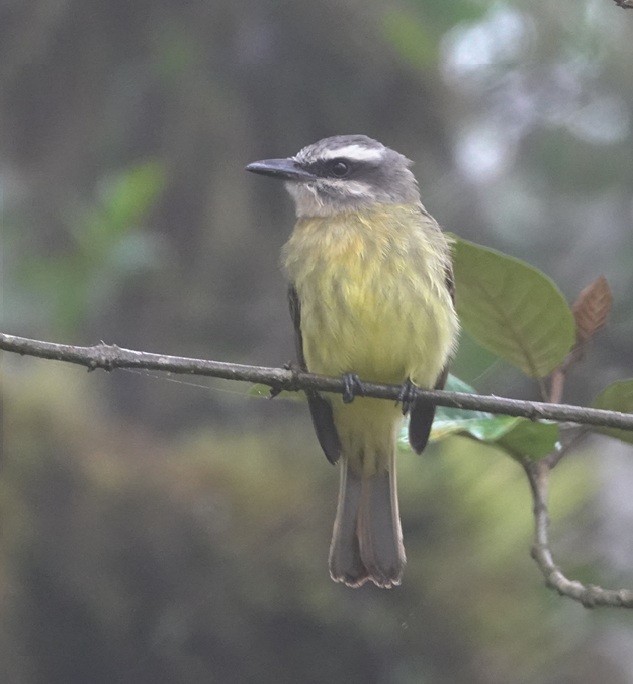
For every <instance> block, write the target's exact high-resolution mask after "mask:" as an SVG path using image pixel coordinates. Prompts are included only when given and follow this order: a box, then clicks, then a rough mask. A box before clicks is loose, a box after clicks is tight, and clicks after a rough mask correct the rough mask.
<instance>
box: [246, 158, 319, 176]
mask: <svg viewBox="0 0 633 684" xmlns="http://www.w3.org/2000/svg"><path fill="white" fill-rule="evenodd" d="M246 170H247V171H252V172H253V173H261V174H262V175H263V176H272V177H273V178H280V179H281V180H287V181H303V182H306V181H310V180H314V179H315V178H316V176H315V175H314V174H312V173H310V172H309V171H306V170H305V169H304V168H303V167H302V166H301V165H300V164H299V163H298V162H296V161H295V160H294V159H292V158H291V157H290V158H288V159H263V160H262V161H256V162H253V163H252V164H249V165H248V166H247V167H246Z"/></svg>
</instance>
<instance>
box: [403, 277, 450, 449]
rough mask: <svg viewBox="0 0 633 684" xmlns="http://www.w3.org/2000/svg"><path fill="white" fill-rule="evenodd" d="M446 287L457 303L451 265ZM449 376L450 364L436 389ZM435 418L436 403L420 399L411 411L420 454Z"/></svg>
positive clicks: (413, 436)
mask: <svg viewBox="0 0 633 684" xmlns="http://www.w3.org/2000/svg"><path fill="white" fill-rule="evenodd" d="M446 287H447V288H448V291H449V293H450V295H451V300H452V301H453V303H455V281H454V279H453V269H452V268H451V267H450V266H449V267H448V268H447V269H446ZM447 377H448V364H446V366H444V368H443V369H442V372H441V373H440V376H439V378H438V379H437V382H436V383H435V388H434V389H444V385H445V384H446V378H447ZM433 418H435V404H429V403H428V402H425V401H421V400H419V399H418V400H417V401H416V402H415V403H414V404H413V406H412V407H411V410H410V411H409V444H410V445H411V448H412V449H413V450H414V451H415V452H417V453H418V454H421V453H422V451H423V450H424V447H425V446H426V443H427V442H428V441H429V435H430V434H431V426H432V425H433Z"/></svg>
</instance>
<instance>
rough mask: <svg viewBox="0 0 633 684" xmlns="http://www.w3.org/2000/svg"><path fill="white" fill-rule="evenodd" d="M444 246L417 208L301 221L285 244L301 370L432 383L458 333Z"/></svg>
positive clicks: (392, 207)
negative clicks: (297, 307)
mask: <svg viewBox="0 0 633 684" xmlns="http://www.w3.org/2000/svg"><path fill="white" fill-rule="evenodd" d="M447 260H448V245H447V243H446V240H445V238H444V236H443V235H442V234H441V233H440V232H439V230H438V229H437V226H436V225H435V224H434V223H432V219H425V218H424V216H423V215H422V214H421V213H420V211H419V209H418V207H412V206H397V205H381V206H379V207H378V208H377V209H375V210H373V211H372V212H365V213H363V214H345V215H341V216H339V217H335V218H319V219H309V220H302V221H299V222H298V223H297V226H296V227H295V231H294V233H293V235H292V236H291V238H290V240H289V242H288V244H287V245H286V248H285V265H286V269H287V271H288V274H289V276H290V279H291V281H292V282H293V283H294V285H295V288H296V290H297V294H298V296H299V300H300V303H301V333H302V337H303V349H304V355H305V358H306V364H307V366H308V368H309V370H311V371H313V372H316V373H324V374H328V375H339V374H342V373H356V374H358V375H359V376H360V377H361V378H362V379H365V380H373V381H376V382H393V383H401V382H404V381H405V380H406V379H407V378H411V379H412V380H413V382H415V383H416V384H417V385H419V386H421V387H431V386H433V385H434V384H435V381H436V379H437V377H438V375H439V374H440V372H441V370H442V368H443V367H444V365H445V364H446V362H447V359H448V356H449V354H450V352H451V349H452V345H453V341H454V339H455V335H456V332H457V321H456V316H455V312H454V309H453V306H452V302H451V300H450V295H449V293H448V290H447V288H446V284H445V278H446V272H445V267H446V264H447Z"/></svg>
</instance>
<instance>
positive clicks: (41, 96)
mask: <svg viewBox="0 0 633 684" xmlns="http://www.w3.org/2000/svg"><path fill="white" fill-rule="evenodd" d="M632 32H633V11H629V12H626V11H624V10H622V9H620V8H618V7H617V6H616V4H615V3H614V2H613V1H610V0H580V1H578V0H574V1H572V0H559V1H558V2H551V1H549V0H548V1H545V0H533V1H532V2H529V3H528V2H521V1H520V0H516V1H514V2H512V1H510V0H507V1H503V0H500V1H498V2H491V1H488V0H453V1H452V2H450V3H447V2H444V1H443V0H395V1H394V2H390V3H384V2H380V1H379V0H364V1H363V2H360V0H343V1H340V2H334V1H329V2H328V1H325V0H321V1H319V0H317V1H315V2H311V3H299V2H289V1H287V0H286V1H281V2H280V1H278V0H208V1H207V2H197V1H195V0H188V1H185V0H183V1H180V2H173V1H171V0H152V1H151V2H150V1H148V0H137V1H136V2H134V3H130V2H124V1H123V0H112V1H111V2H107V3H104V2H100V1H98V0H32V1H31V2H28V3H25V2H20V0H4V1H3V2H1V3H0V92H1V95H0V97H1V100H0V107H1V110H0V111H1V120H2V126H1V127H0V129H1V130H0V145H1V151H2V154H1V158H0V188H1V190H2V192H1V199H0V201H1V203H2V207H1V216H2V263H1V268H2V311H1V315H2V328H1V329H2V331H3V332H9V333H13V334H16V335H23V336H29V337H35V338H40V339H48V340H51V341H58V342H66V343H75V344H93V343H96V342H98V341H100V340H105V341H106V342H110V343H116V344H118V345H120V346H125V347H130V348H133V349H143V350H147V351H154V352H164V353H169V354H179V355H187V356H200V357H206V358H212V359H217V360H227V361H237V362H240V361H241V362H247V363H255V364H265V365H275V366H277V365H280V364H282V363H284V362H286V361H288V360H290V359H291V358H293V355H294V351H293V349H292V333H291V324H290V321H289V316H288V313H287V307H286V285H285V283H284V279H283V276H282V274H281V273H280V271H279V268H278V259H279V257H278V254H279V250H280V247H281V245H282V244H283V242H284V241H285V239H286V237H287V235H288V232H289V230H290V227H291V225H292V221H293V215H292V207H291V203H290V200H289V198H287V197H286V196H285V193H284V190H283V188H282V187H281V185H280V184H277V183H273V182H270V181H268V180H266V179H262V178H258V177H255V176H252V175H250V174H247V173H244V171H243V167H244V165H245V164H247V163H248V162H250V161H253V160H255V159H261V158H265V157H278V156H286V155H290V154H293V153H294V152H296V151H297V150H298V149H299V148H300V147H302V146H303V145H306V144H308V143H311V142H314V141H315V140H317V139H319V138H321V137H323V136H327V135H333V134H339V133H365V134H367V135H370V136H372V137H375V138H377V139H379V140H381V141H382V142H384V143H385V144H387V145H389V146H391V147H393V148H395V149H397V150H399V151H401V152H403V153H405V154H406V155H407V156H409V157H410V158H412V159H413V160H414V161H415V163H416V165H415V169H414V170H415V172H416V175H417V177H418V179H419V181H420V186H421V190H422V196H423V199H424V202H425V204H426V206H427V208H428V209H429V210H430V211H431V213H432V214H433V215H434V216H435V217H436V218H437V219H438V220H439V221H440V223H441V224H442V225H443V226H444V227H445V228H446V229H447V230H450V231H452V232H455V233H457V234H458V235H460V236H463V237H465V238H468V239H471V240H473V241H475V242H478V243H481V244H484V245H487V246H491V247H495V248H497V249H500V250H502V251H504V252H507V253H509V254H512V255H514V256H517V257H519V258H522V259H525V260H527V261H529V262H530V263H532V264H534V265H535V266H537V267H538V268H540V269H542V270H544V271H545V272H546V273H547V274H548V275H550V276H551V277H552V278H554V280H555V281H556V282H557V283H558V284H559V286H560V287H561V289H562V291H563V292H564V294H565V295H566V296H567V297H568V299H569V300H570V301H571V300H573V299H574V298H575V296H576V295H577V293H578V292H579V290H580V289H581V288H582V287H584V286H585V285H586V284H587V283H588V282H590V281H591V280H593V279H594V278H595V277H597V276H598V275H600V274H604V275H605V276H606V277H607V278H608V280H609V282H610V284H611V287H612V289H613V291H614V299H615V304H614V309H613V312H612V316H611V322H610V325H609V327H608V328H607V329H606V330H605V331H603V332H602V333H601V334H600V335H599V337H598V338H597V339H596V340H595V341H594V343H593V345H592V346H591V348H590V350H589V353H588V354H587V356H586V358H585V359H584V361H583V363H582V364H581V365H579V366H577V367H575V369H574V373H573V376H572V377H571V378H570V379H569V382H568V385H567V391H566V397H565V399H566V400H568V401H570V402H574V403H588V402H590V401H591V399H592V397H593V396H595V395H596V394H597V392H598V391H599V390H600V389H601V388H602V387H604V386H606V385H607V384H608V383H609V382H611V381H613V380H615V379H618V378H625V377H631V376H632V375H633V372H632V369H633V346H632V345H631V339H632V337H633V309H632V308H631V301H630V293H631V291H633V268H632V264H633V239H632V237H633V231H632V228H633V203H632V194H631V188H632V186H633V121H632V116H633V112H632V109H631V103H632V102H633V70H632V69H631V64H632V63H633V40H632V39H631V35H632ZM1 369H2V375H1V381H0V382H1V389H2V394H3V399H4V401H3V405H4V414H3V421H2V422H3V427H4V435H3V442H2V444H3V451H2V475H1V479H0V501H1V505H2V527H1V530H2V531H1V534H2V545H1V557H0V592H1V593H0V596H1V601H2V610H1V611H0V678H1V679H2V681H5V682H11V683H14V682H16V683H19V684H40V683H52V684H58V683H59V684H62V683H64V684H67V683H71V684H74V683H75V682H77V683H83V682H90V683H99V682H104V683H109V682H125V683H127V682H141V683H144V682H156V683H162V682H165V683H167V682H178V683H179V682H183V683H188V682H192V683H196V682H216V681H217V682H323V681H331V682H367V683H372V682H389V683H397V684H401V683H416V682H433V683H434V682H440V683H442V682H469V683H475V684H477V683H482V684H484V683H485V684H495V683H500V684H501V683H507V682H530V683H544V684H545V683H547V684H550V683H551V684H554V683H556V684H558V683H561V682H562V683H565V682H569V683H575V682H596V681H604V682H610V683H613V684H619V683H622V684H627V683H630V682H632V681H633V649H631V643H632V642H633V615H632V614H631V613H630V611H629V612H628V613H627V612H626V611H616V610H606V609H602V610H596V611H588V610H586V609H584V608H582V606H580V605H577V604H574V603H572V602H570V601H568V600H564V599H561V598H559V597H558V596H556V595H555V594H554V593H552V592H550V591H548V590H546V589H545V587H544V585H543V581H542V578H541V576H540V574H539V573H538V570H537V568H536V566H535V565H534V564H533V562H532V561H531V559H530V557H529V547H530V543H531V516H530V499H529V493H528V487H527V484H526V482H525V481H524V477H523V475H522V472H521V470H520V468H519V467H518V466H516V465H515V464H514V463H513V462H512V461H510V460H509V459H507V458H506V457H504V456H502V455H501V454H495V453H494V452H492V451H491V450H490V449H489V448H485V449H484V448H483V447H480V446H478V445H476V444H475V443H474V442H470V441H468V440H466V439H464V438H452V439H450V440H447V441H445V442H442V443H441V444H438V445H435V447H433V448H431V449H429V451H428V453H425V454H424V456H423V457H422V458H419V457H415V456H414V455H412V454H409V453H404V454H402V455H401V457H400V461H399V481H400V491H401V507H402V516H403V526H404V531H405V540H406V543H407V550H408V557H409V564H408V568H407V572H406V575H405V579H404V583H403V585H402V587H401V588H399V589H397V590H392V591H381V590H378V589H375V588H374V587H371V586H369V587H364V588H362V589H360V590H356V591H353V590H350V589H347V588H345V587H342V586H339V585H336V584H334V583H333V582H331V580H330V579H329V576H328V571H327V555H328V545H329V539H330V532H331V525H332V522H333V519H334V508H335V499H336V491H337V486H338V485H337V478H338V472H337V470H336V469H335V468H333V467H331V466H330V465H329V464H328V463H327V462H326V460H325V458H324V456H323V454H322V453H321V452H320V450H319V447H318V444H317V441H316V438H315V437H314V436H313V434H312V427H311V425H310V421H309V418H308V415H307V409H306V406H305V404H304V403H302V402H299V401H288V400H282V399H278V400H275V401H267V400H264V399H258V398H255V397H252V396H249V394H248V389H249V388H248V387H247V386H245V385H240V384H238V383H228V382H219V381H218V382H215V381H211V380H206V379H183V378H169V377H166V376H164V375H159V374H152V373H133V372H124V371H117V372H115V373H112V374H106V373H103V372H101V371H99V372H95V373H92V374H90V375H88V374H87V373H86V372H85V370H84V369H81V368H79V367H74V366H70V365H64V364H59V363H54V362H50V361H48V362H47V361H41V360H36V359H32V358H20V357H18V356H16V355H11V354H3V356H2V366H1ZM453 371H454V372H455V373H456V374H457V375H458V376H460V377H461V378H462V379H464V380H466V381H467V382H470V383H471V384H473V385H474V386H475V387H477V388H478V389H479V390H480V391H494V392H495V393H496V394H499V395H510V396H516V397H524V398H537V396H538V395H537V388H536V387H535V386H534V385H533V384H532V383H529V382H527V381H526V380H525V379H523V378H522V377H521V376H520V375H519V374H518V373H517V372H515V371H513V370H512V369H510V368H509V367H507V366H505V365H503V364H500V363H498V362H495V361H494V360H493V358H492V357H491V356H490V355H489V354H487V353H486V352H485V351H483V350H481V349H480V348H478V347H477V345H476V344H474V343H473V342H472V340H470V339H469V338H468V336H467V335H464V336H463V337H462V343H461V347H460V352H459V354H458V357H457V359H456V361H455V364H454V369H453ZM552 487H553V489H552V515H553V523H554V526H553V531H552V535H553V540H554V548H555V549H556V552H557V556H558V558H557V560H558V561H559V562H560V563H561V564H562V565H563V567H564V568H565V569H566V570H567V571H568V573H569V574H570V575H571V576H572V577H578V578H580V579H582V580H584V581H586V582H593V583H597V584H603V585H607V586H616V587H617V586H629V587H630V586H632V585H633V570H632V567H633V536H632V535H631V530H632V529H633V503H632V501H633V497H632V496H631V491H633V453H632V450H631V448H630V447H626V446H625V445H622V444H620V443H617V442H615V441H611V440H608V439H606V438H602V439H598V438H594V439H593V440H592V441H589V442H587V443H586V444H584V445H583V446H582V447H581V448H580V449H579V450H578V452H577V453H574V454H573V455H571V456H569V457H568V458H567V459H566V461H564V462H563V463H562V464H561V465H560V467H559V468H558V469H557V470H556V472H555V474H554V478H553V484H552Z"/></svg>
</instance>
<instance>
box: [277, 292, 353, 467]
mask: <svg viewBox="0 0 633 684" xmlns="http://www.w3.org/2000/svg"><path fill="white" fill-rule="evenodd" d="M288 303H289V304H290V316H291V318H292V322H293V324H294V328H295V347H296V350H297V360H298V361H299V366H300V368H301V370H308V369H307V367H306V361H305V357H304V355H303V339H302V337H301V305H300V303H299V297H298V296H297V291H296V290H295V288H294V287H293V286H292V285H291V286H290V287H289V288H288ZM306 396H307V398H308V408H309V409H310V416H311V418H312V424H313V425H314V429H315V430H316V434H317V438H318V440H319V444H320V445H321V448H322V449H323V451H324V453H325V455H326V457H327V460H328V461H329V462H330V463H336V462H337V461H338V459H339V457H340V455H341V440H340V439H339V436H338V432H337V431H336V426H335V425H334V417H333V415H332V405H331V404H330V402H329V401H328V400H327V399H324V398H323V397H322V396H321V395H320V394H319V393H318V392H315V391H314V390H306Z"/></svg>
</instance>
